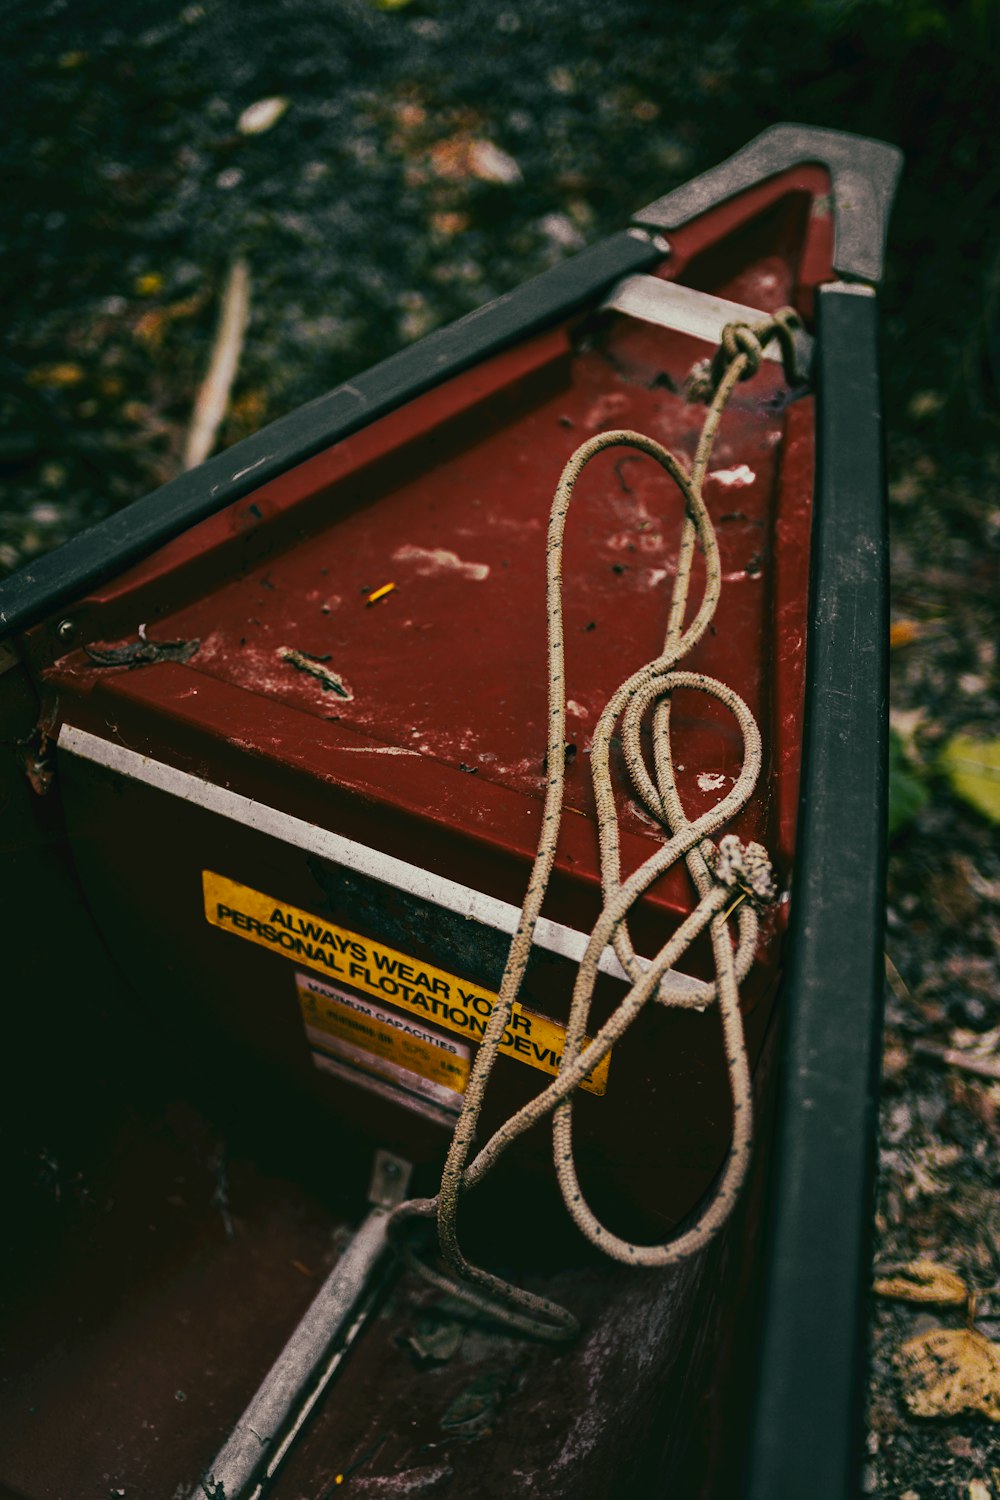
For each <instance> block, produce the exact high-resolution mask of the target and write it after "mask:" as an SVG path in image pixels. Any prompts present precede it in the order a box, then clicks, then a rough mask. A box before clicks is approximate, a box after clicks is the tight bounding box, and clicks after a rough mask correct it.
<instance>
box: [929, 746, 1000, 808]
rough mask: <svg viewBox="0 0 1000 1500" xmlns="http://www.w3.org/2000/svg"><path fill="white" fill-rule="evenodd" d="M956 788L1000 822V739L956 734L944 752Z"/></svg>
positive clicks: (948, 771) (945, 761) (947, 773)
mask: <svg viewBox="0 0 1000 1500" xmlns="http://www.w3.org/2000/svg"><path fill="white" fill-rule="evenodd" d="M941 765H942V768H943V769H944V771H945V773H946V775H947V776H948V779H949V781H950V782H951V784H952V787H953V788H954V790H955V791H956V792H957V793H958V795H959V796H960V797H963V798H964V799H965V801H966V802H970V803H971V804H972V806H973V807H974V808H976V810H977V811H978V812H981V813H983V814H984V815H985V816H986V817H987V818H989V819H990V820H991V821H992V822H994V823H998V822H1000V740H976V739H973V738H972V736H971V735H968V734H956V735H953V736H952V738H951V739H950V740H949V741H948V743H947V745H945V747H944V750H943V751H942V752H941Z"/></svg>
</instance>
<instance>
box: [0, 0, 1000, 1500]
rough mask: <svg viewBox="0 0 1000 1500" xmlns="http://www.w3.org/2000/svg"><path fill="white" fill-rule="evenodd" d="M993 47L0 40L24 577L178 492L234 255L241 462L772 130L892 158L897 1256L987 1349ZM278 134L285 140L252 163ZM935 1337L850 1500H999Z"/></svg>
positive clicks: (907, 25) (988, 1429)
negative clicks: (146, 503)
mask: <svg viewBox="0 0 1000 1500" xmlns="http://www.w3.org/2000/svg"><path fill="white" fill-rule="evenodd" d="M998 15H1000V10H998V7H997V6H996V5H995V4H994V3H992V0H954V3H951V4H945V3H943V0H941V3H935V0H858V3H856V4H838V3H836V0H808V3H805V4H793V3H791V0H771V3H760V4H756V5H751V4H746V5H741V6H719V5H712V4H706V5H702V6H681V5H679V4H677V3H673V0H660V3H656V4H653V3H650V0H603V3H602V4H601V5H591V6H587V5H584V4H582V3H578V0H510V3H507V4H504V3H498V4H488V3H486V0H476V3H465V4H455V3H454V0H452V3H451V4H445V3H444V0H410V3H406V0H329V3H327V4H325V5H320V4H317V3H315V0H313V3H309V0H283V3H277V0H266V3H265V0H246V3H243V4H240V5H237V4H236V3H235V0H203V3H191V4H188V5H186V6H183V7H182V6H181V5H179V4H177V3H173V4H169V5H167V4H163V3H159V0H153V3H145V4H143V5H142V6H141V7H126V6H120V5H119V6H115V5H113V4H111V3H109V0H104V3H97V0H91V3H89V4H85V3H82V0H81V3H77V4H74V5H73V6H68V5H66V4H65V3H62V0H60V3H51V4H48V5H44V4H31V5H28V4H21V5H16V4H13V5H9V6H7V7H6V8H5V13H4V17H3V19H2V21H0V30H2V32H3V40H4V43H5V45H4V47H3V49H2V51H3V55H4V60H3V62H2V63H0V68H2V69H3V72H4V78H3V89H4V98H5V101H6V104H7V121H6V128H5V131H4V135H3V141H2V144H0V157H2V160H3V166H4V178H5V192H4V198H3V205H2V208H0V213H2V215H3V218H4V220H5V223H4V240H5V257H4V264H3V269H2V272H0V274H2V277H3V281H4V283H5V287H4V291H5V295H4V299H3V300H4V307H5V310H6V317H5V324H6V342H5V350H4V353H3V355H2V358H0V478H2V479H3V482H4V483H3V497H2V499H0V568H2V569H4V570H9V569H12V568H14V567H16V566H17V565H19V563H20V562H22V561H24V560H27V559H29V558H31V557H32V556H35V555H37V554H39V553H40V552H42V551H44V550H47V549H48V548H49V547H51V546H53V545H55V544H56V543H57V542H59V541H61V540H62V539H64V538H65V537H67V536H70V535H72V534H73V533H74V532H76V531H78V530H79V529H80V528H81V527H83V526H84V525H86V524H88V523H89V522H91V521H93V520H94V519H96V518H98V517H99V516H101V515H103V514H106V513H107V512H108V511H109V510H110V509H112V508H114V507H116V506H118V505H121V504H123V503H125V502H127V501H128V500H130V499H132V498H135V497H136V496H138V495H140V494H142V493H144V492H145V491H146V490H148V489H150V488H152V487H153V486H155V485H156V484H157V483H159V482H162V481H163V480H164V479H166V478H168V477H169V476H171V475H172V474H173V473H175V472H176V471H177V468H178V465H179V462H180V457H181V453H182V450H183V444H184V438H185V433H186V430H187V428H188V424H189V422H190V417H191V409H192V403H193V399H194V395H195V392H196V389H197V386H198V382H199V380H200V379H201V376H202V373H203V371H204V367H205V363H206V360H207V355H208V351H209V348H210V346H211V342H212V339H213V336H214V331H215V324H216V319H217V315H218V303H219V295H220V290H221V288H222V286H223V284H224V282H225V279H226V276H227V273H228V270H229V267H230V266H231V264H232V262H233V259H234V257H236V256H243V257H245V259H246V261H247V263H248V266H249V268H250V281H251V292H250V297H251V304H250V306H251V311H250V324H249V330H248V338H247V343H246V347H245V352H244V355H243V359H242V361H241V364H240V369H239V374H238V378H237V381H236V385H235V388H234V391H233V399H232V401H231V403H230V405H229V408H228V413H227V416H226V419H225V422H224V424H223V426H222V429H221V432H220V434H219V437H218V442H219V443H220V444H223V445H224V444H228V443H230V442H232V441H234V440H236V439H237V438H239V437H241V436H244V435H246V434H247V433H249V432H251V431H253V430H255V429H256V428H258V427H259V426H261V425H262V424H263V423H265V422H266V421H268V420H270V419H272V418H274V417H276V416H279V415H281V414H282V413H283V412H285V411H288V410H290V409H292V408H294V407H295V406H297V405H298V404H300V403H301V402H303V401H305V400H307V399H309V398H310V397H312V396H314V395H316V394H317V393H318V392H321V391H323V390H325V389H327V388H329V387H330V386H331V385H333V384H335V383H336V382H337V381H339V380H341V379H343V378H346V377H348V376H350V375H351V374H352V373H354V372H355V371H356V370H358V369H359V368H364V367H366V366H367V365H369V364H371V363H372V362H373V361H374V360H375V359H377V358H379V357H380V356H382V355H385V354H387V353H389V352H391V351H392V350H394V349H396V348H398V347H400V346H401V345H402V344H403V343H405V342H408V341H410V340H413V339H415V338H417V337H419V336H420V335H422V334H423V333H425V332H427V331H429V330H430V329H431V328H433V327H435V326H437V325H439V324H441V323H444V322H447V321H448V320H450V319H451V318H453V317H455V316H457V315H458V314H461V313H463V312H465V311H468V310H470V309H472V308H474V307H477V306H479V305H480V304H482V303H483V302H485V301H487V300H488V299H489V298H491V297H493V296H495V295H497V294H498V293H500V292H502V291H504V290H506V289H507V288H509V287H511V286H513V285H515V284H517V283H518V282H520V281H521V280H523V279H524V278H525V276H527V275H529V274H531V273H533V272H536V271H538V270H540V269H542V268H544V267H545V266H548V265H551V264H553V263H555V262H556V261H558V260H559V259H561V258H562V257H564V256H566V255H568V254H570V253H572V252H573V251H574V250H575V249H577V248H579V247H580V246H582V245H583V244H585V243H588V242H590V241H593V240H594V239H596V238H598V237H599V236H600V235H601V234H602V233H604V232H606V231H607V230H610V229H612V228H616V227H619V226H620V225H621V224H623V223H625V222H626V221H627V218H628V215H629V213H630V212H631V211H632V210H634V209H635V208H636V207H637V206H638V205H640V204H642V203H644V202H647V201H649V200H650V199H651V198H653V197H656V196H659V195H660V194H661V193H663V192H665V191H666V190H667V189H668V188H670V187H671V186H673V185H675V184H676V183H678V182H681V181H684V180H686V179H687V178H688V177H690V176H692V175H693V174H694V173H696V172H698V171H700V170H702V169H703V168H705V167H707V166H709V165H711V164H713V163H714V162H716V161H717V160H720V159H721V158H722V157H724V156H726V155H728V154H729V153H730V152H731V151H733V150H734V149H736V148H737V147H738V146H739V145H741V144H742V143H743V142H744V141H746V140H747V139H749V138H750V137H751V136H752V135H753V134H755V133H756V132H757V131H759V130H760V129H762V128H764V127H765V126H766V125H769V124H771V123H773V122H774V121H775V120H777V119H789V118H790V119H796V120H801V121H804V122H807V123H815V124H822V125H827V126H833V127H837V128H843V129H850V130H855V131H859V132H861V133H867V134H871V135H875V136H879V137H881V138H883V139H887V140H891V141H894V142H896V143H897V144H899V145H901V146H902V147H903V148H904V150H905V151H906V153H907V168H906V173H905V176H904V179H903V183H902V187H901V191H900V195H899V199H898V202H897V207H896V212H895V216H894V220H893V226H892V235H891V241H890V249H889V266H888V274H887V279H886V284H885V289H884V300H883V307H884V348H885V396H886V411H887V430H888V444H889V470H890V479H891V489H890V515H891V525H892V570H893V617H894V622H895V627H896V628H895V632H894V641H895V643H896V644H895V649H894V652H893V714H894V724H895V728H896V731H897V739H896V775H895V781H894V790H895V792H896V813H897V819H896V821H897V827H896V832H895V835H894V840H893V846H892V853H891V860H890V872H889V894H888V935H887V948H888V958H889V961H890V962H889V973H890V987H889V991H888V996H887V1006H888V1008H887V1018H888V1019H887V1031H886V1050H885V1071H884V1085H883V1137H882V1155H881V1176H880V1190H879V1208H878V1219H877V1237H878V1246H877V1253H878V1258H879V1261H880V1263H881V1264H890V1263H893V1264H895V1263H900V1262H904V1261H909V1260H912V1259H914V1258H915V1257H917V1256H919V1257H922V1258H925V1259H926V1258H929V1259H932V1260H935V1261H938V1262H941V1263H944V1264H946V1265H949V1266H951V1267H952V1268H954V1269H955V1270H957V1271H959V1272H960V1273H961V1274H962V1275H963V1276H964V1277H965V1278H966V1280H967V1281H968V1282H970V1283H971V1284H973V1285H974V1286H976V1287H977V1288H979V1289H980V1291H981V1296H980V1299H979V1313H980V1318H979V1321H978V1324H977V1326H978V1328H979V1330H980V1331H981V1332H983V1333H985V1334H987V1335H988V1336H989V1337H992V1338H998V1337H1000V1292H998V1291H997V1290H996V1288H997V1285H998V1283H1000V1196H998V1193H997V1187H996V1177H995V1162H996V1152H997V1145H998V1139H1000V1084H998V1083H997V1082H996V1081H993V1080H991V1079H990V1078H988V1077H986V1076H982V1075H981V1074H978V1073H975V1072H970V1071H968V1069H967V1068H965V1067H962V1066H957V1065H954V1064H950V1063H948V1062H946V1061H944V1060H942V1059H941V1057H940V1056H939V1055H938V1054H937V1053H935V1052H934V1050H933V1049H934V1048H935V1047H936V1048H938V1049H939V1051H940V1050H941V1049H947V1048H953V1049H955V1048H957V1049H959V1050H961V1049H962V1048H965V1052H966V1056H970V1055H972V1050H974V1049H975V1047H976V1046H977V1043H978V1045H979V1048H980V1050H981V1051H982V1053H983V1055H985V1056H990V1055H992V1057H993V1058H994V1060H995V1058H996V1046H995V1040H996V1038H995V1036H994V1039H993V1040H994V1046H993V1049H992V1053H990V1049H989V1045H988V1042H989V1036H988V1034H989V1033H993V1032H995V1031H996V1028H997V1027H998V1026H1000V1000H998V995H1000V985H998V977H1000V976H998V972H997V963H998V959H997V954H998V946H1000V914H998V908H1000V899H998V898H1000V855H998V849H997V841H996V836H995V835H996V830H995V825H993V824H992V823H991V822H990V821H989V818H988V817H987V816H986V814H985V813H983V812H980V811H977V810H976V809H975V808H974V807H973V806H971V805H970V804H969V803H968V802H967V801H965V800H963V799H962V798H961V797H959V796H958V795H956V792H955V789H954V786H953V783H952V781H951V780H950V779H949V777H948V775H947V774H946V773H945V770H944V765H945V762H944V760H943V759H942V751H943V749H944V747H945V746H946V745H947V744H948V742H949V740H950V738H951V737H952V736H953V735H954V734H955V733H956V732H965V733H969V734H971V735H972V736H973V737H975V738H980V739H983V738H986V739H988V738H991V737H995V736H996V735H997V733H998V728H997V699H998V690H997V676H996V642H997V639H998V629H997V625H998V619H997V615H998V608H997V605H998V596H1000V591H998V589H997V564H996V557H997V549H996V544H997V537H998V532H1000V422H998V417H1000V407H998V392H1000V313H998V293H1000V220H998V213H997V203H998V196H1000V164H998V160H997V156H996V151H995V136H994V132H993V130H992V128H991V126H990V122H989V119H988V114H989V111H988V109H987V104H988V102H989V101H990V100H991V99H994V98H995V97H996V95H997V84H998V82H1000V80H998V78H997V66H998V65H997V61H996V59H997V57H998V56H1000V48H998V47H997V41H998V36H997V31H998ZM261 100H278V101H282V104H284V105H285V106H286V107H285V108H284V110H283V112H281V105H279V104H276V105H273V106H271V108H270V115H271V116H273V117H274V118H273V119H271V120H270V121H269V123H268V127H267V128H266V129H262V130H261V129H258V130H257V131H254V130H253V128H252V127H253V125H254V123H255V122H256V123H257V124H258V125H259V124H260V123H261V121H262V120H267V119H268V110H267V109H266V108H265V109H264V110H263V111H262V112H261V111H259V112H258V114H257V116H256V117H254V116H250V117H249V118H248V117H247V116H245V115H244V111H245V110H247V109H248V107H249V106H251V105H253V104H255V103H258V101H261ZM983 1037H985V1038H986V1041H985V1042H984V1041H981V1040H979V1039H981V1038H983ZM927 1049H930V1050H927ZM970 1049H972V1050H970ZM990 1288H993V1289H994V1290H993V1291H992V1293H991V1292H990V1291H989V1289H990ZM932 1316H933V1319H934V1320H936V1321H941V1322H945V1323H948V1322H949V1316H948V1315H947V1314H942V1315H941V1316H940V1317H939V1316H938V1314H937V1313H934V1314H933V1315H932V1314H930V1313H928V1312H927V1311H926V1309H921V1308H920V1307H916V1308H914V1307H913V1306H911V1305H909V1304H906V1303H901V1302H895V1301H889V1300H881V1301H879V1302H878V1304H877V1306H876V1311H875V1319H874V1341H873V1343H874V1347H873V1361H872V1373H871V1403H870V1436H869V1460H868V1469H867V1472H866V1481H865V1482H866V1489H867V1492H868V1493H870V1494H874V1495H884V1496H894V1497H903V1496H906V1497H907V1500H913V1497H919V1500H928V1497H930V1496H950V1497H954V1496H966V1495H968V1496H971V1497H972V1500H983V1496H984V1495H985V1496H990V1495H992V1496H994V1497H1000V1472H998V1470H1000V1459H998V1457H997V1453H996V1449H997V1443H996V1432H997V1429H996V1427H995V1425H993V1424H991V1423H990V1422H989V1421H988V1420H987V1419H986V1418H985V1417H972V1416H968V1415H966V1416H961V1417H957V1418H953V1419H950V1420H947V1421H945V1420H940V1419H939V1420H928V1419H919V1418H916V1417H913V1416H911V1415H910V1414H909V1413H908V1411H907V1409H906V1406H905V1405H904V1403H903V1401H902V1398H901V1390H900V1386H899V1384H898V1375H897V1370H896V1365H895V1363H894V1352H895V1350H896V1348H897V1347H898V1345H899V1343H900V1341H901V1340H902V1339H903V1338H904V1337H906V1336H907V1335H909V1334H911V1333H914V1332H917V1331H919V1330H920V1328H921V1327H922V1326H926V1324H927V1323H928V1322H929V1321H930V1320H931V1318H932ZM950 1321H951V1323H952V1324H954V1322H955V1319H954V1318H951V1320H950ZM991 1449H992V1451H991ZM977 1481H978V1482H979V1483H980V1484H981V1485H983V1486H985V1488H983V1489H979V1490H977V1489H976V1488H975V1484H976V1482H977ZM970 1485H971V1486H973V1487H972V1488H971V1489H970Z"/></svg>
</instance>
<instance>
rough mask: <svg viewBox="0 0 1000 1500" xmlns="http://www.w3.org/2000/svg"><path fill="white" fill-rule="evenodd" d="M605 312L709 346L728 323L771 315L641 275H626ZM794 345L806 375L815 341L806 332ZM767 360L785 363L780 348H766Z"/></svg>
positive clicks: (607, 301)
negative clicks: (623, 315)
mask: <svg viewBox="0 0 1000 1500" xmlns="http://www.w3.org/2000/svg"><path fill="white" fill-rule="evenodd" d="M601 310H602V312H603V311H613V312H619V313H626V314H627V315H628V316H629V317H632V318H640V319H641V320H642V321H643V322H644V323H656V324H658V325H659V327H661V328H670V329H672V330H673V331H674V332H675V333H688V334H690V335H691V336H692V337H693V338H696V339H704V340H705V342H706V343H708V344H718V343H719V342H720V341H721V339H722V330H723V329H724V328H725V326H726V324H727V323H757V322H759V321H760V319H761V318H763V317H766V316H767V314H766V313H764V312H762V311H761V309H760V308H757V307H744V305H743V304H742V303H741V302H728V301H727V300H726V299H725V298H724V297H713V296H711V295H710V294H709V293H708V292H699V291H696V290H695V288H694V287H690V286H680V285H679V284H678V283H677V282H676V281H662V280H661V279H660V277H659V276H641V275H640V276H626V277H625V278H624V279H623V280H622V281H619V282H618V284H617V286H615V287H613V288H612V290H611V294H610V296H609V297H607V298H606V299H605V301H604V302H602V304H601ZM794 342H795V366H796V370H797V371H802V372H803V373H805V372H807V371H808V370H809V367H810V364H811V362H812V353H813V341H812V339H811V338H810V337H809V335H808V334H807V333H806V332H805V330H804V329H803V330H801V331H800V332H799V333H797V334H796V335H795V340H794ZM764 358H765V359H772V360H776V361H777V363H778V364H781V349H780V346H779V345H777V344H768V345H766V346H765V348H764Z"/></svg>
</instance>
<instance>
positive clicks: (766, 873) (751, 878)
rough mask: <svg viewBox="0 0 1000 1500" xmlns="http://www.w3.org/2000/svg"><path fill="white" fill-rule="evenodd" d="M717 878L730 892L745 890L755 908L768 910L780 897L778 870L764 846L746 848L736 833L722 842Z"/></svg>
mask: <svg viewBox="0 0 1000 1500" xmlns="http://www.w3.org/2000/svg"><path fill="white" fill-rule="evenodd" d="M715 878H716V880H717V881H718V882H719V884H720V885H724V886H727V887H728V888H729V889H730V890H741V891H743V892H744V894H745V895H747V896H749V898H750V900H751V901H752V902H753V904H754V906H758V907H760V906H767V904H768V903H769V902H771V901H773V900H774V898H775V896H776V895H777V894H778V887H777V883H776V882H775V879H774V870H773V869H772V867H771V861H770V860H769V859H768V857H767V850H766V849H765V848H764V847H763V846H762V845H761V844H755V843H749V844H742V843H740V840H739V839H738V838H737V837H736V835H735V833H727V834H726V836H725V838H722V839H720V840H719V847H718V849H717V850H716V854H715Z"/></svg>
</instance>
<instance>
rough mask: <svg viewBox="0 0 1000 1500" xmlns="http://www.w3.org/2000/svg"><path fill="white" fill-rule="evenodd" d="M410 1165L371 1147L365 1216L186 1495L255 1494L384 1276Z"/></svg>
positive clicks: (231, 1497)
mask: <svg viewBox="0 0 1000 1500" xmlns="http://www.w3.org/2000/svg"><path fill="white" fill-rule="evenodd" d="M412 1172H413V1168H412V1166H411V1165H410V1163H409V1162H408V1161H404V1160H403V1158H402V1157H401V1156H394V1155H393V1154H392V1152H391V1151H376V1153H375V1163H374V1166H373V1169H372V1177H371V1184H370V1186H369V1189H368V1197H369V1201H370V1203H371V1205H372V1207H371V1209H370V1211H369V1213H368V1216H367V1217H366V1218H365V1220H364V1221H363V1223H362V1224H361V1225H360V1226H359V1228H358V1229H357V1230H356V1232H355V1234H354V1237H353V1238H352V1240H351V1242H350V1244H349V1245H348V1246H347V1248H346V1250H345V1251H344V1253H343V1254H342V1255H341V1257H340V1259H339V1260H338V1261H337V1264H336V1265H335V1266H334V1268H333V1270H332V1271H331V1272H330V1274H329V1276H328V1277H327V1278H326V1280H325V1281H324V1283H323V1285H322V1286H321V1287H320V1289H319V1291H318V1292H317V1293H316V1296H315V1297H314V1298H313V1300H312V1302H311V1303H310V1305H309V1308H308V1309H307V1311H306V1313H305V1315H304V1316H303V1318H302V1319H301V1321H300V1322H299V1324H298V1326H297V1327H296V1328H295V1329H294V1330H293V1332H292V1335H291V1337H290V1338H289V1340H288V1342H287V1344H286V1345H285V1347H284V1349H282V1351H281V1353H280V1354H279V1355H278V1358H277V1359H276V1360H275V1362H274V1364H273V1365H272V1366H271V1368H270V1370H269V1371H268V1372H267V1374H266V1375H265V1376H264V1379H263V1380H262V1381H261V1383H260V1385H259V1387H258V1389H257V1393H256V1395H255V1396H254V1397H253V1398H252V1400H251V1402H250V1405H249V1406H248V1407H247V1409H246V1411H245V1412H244V1413H243V1415H242V1417H240V1419H239V1421H238V1422H237V1423H236V1426H235V1427H234V1428H233V1430H232V1432H231V1433H230V1435H229V1437H228V1438H227V1439H226V1442H225V1443H224V1444H223V1446H222V1448H221V1449H220V1450H219V1452H218V1454H217V1455H216V1457H215V1459H214V1461H213V1462H212V1463H211V1464H210V1465H209V1466H208V1469H207V1470H206V1472H205V1473H204V1475H203V1476H202V1478H201V1480H200V1481H199V1482H198V1484H197V1485H196V1487H195V1489H194V1490H193V1491H192V1494H191V1500H211V1497H213V1496H221V1495H225V1497H226V1500H258V1497H260V1496H262V1495H263V1494H264V1493H265V1491H266V1490H267V1488H268V1487H269V1485H270V1482H271V1480H272V1479H273V1478H274V1476H275V1474H276V1473H277V1471H278V1467H279V1465H280V1464H281V1462H282V1460H283V1459H284V1457H285V1455H286V1453H287V1452H288V1450H289V1449H290V1448H291V1446H292V1444H293V1443H294V1442H295V1440H296V1438H297V1437H298V1436H299V1433H300V1432H301V1431H302V1429H303V1427H304V1426H305V1424H306V1422H307V1421H308V1419H309V1416H310V1414H311V1413H312V1411H313V1409H314V1407H315V1406H316V1403H317V1402H318V1401H319V1399H320V1397H321V1396H322V1395H323V1393H324V1391H325V1390H326V1389H327V1387H328V1386H329V1384H330V1382H331V1381H332V1379H333V1377H334V1375H335V1374H336V1372H337V1370H338V1369H339V1368H340V1366H341V1364H342V1363H343V1360H344V1356H345V1355H346V1354H347V1351H348V1349H349V1348H350V1346H351V1344H352V1343H353V1342H354V1340H355V1339H356V1338H357V1336H358V1334H359V1333H360V1332H361V1330H362V1329H363V1328H364V1326H365V1324H366V1323H367V1321H368V1318H369V1316H370V1315H371V1312H372V1310H373V1308H374V1306H375V1303H376V1300H377V1296H378V1292H379V1290H380V1288H381V1287H382V1285H383V1284H384V1279H385V1274H386V1260H387V1256H388V1245H387V1241H386V1226H387V1224H388V1221H389V1215H390V1213H391V1211H392V1209H394V1208H395V1207H397V1205H398V1204H400V1203H402V1201H403V1199H404V1198H405V1196H406V1193H407V1190H408V1188H409V1185H410V1177H411V1175H412Z"/></svg>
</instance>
